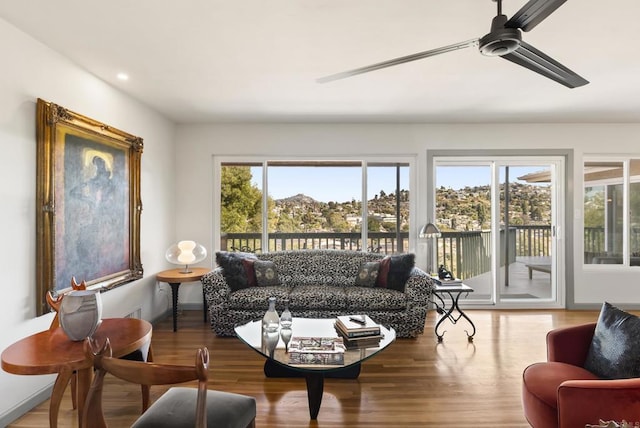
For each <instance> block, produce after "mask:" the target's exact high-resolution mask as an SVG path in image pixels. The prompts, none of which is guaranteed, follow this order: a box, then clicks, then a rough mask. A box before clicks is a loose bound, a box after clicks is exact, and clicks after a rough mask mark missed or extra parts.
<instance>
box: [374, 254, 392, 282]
mask: <svg viewBox="0 0 640 428" xmlns="http://www.w3.org/2000/svg"><path fill="white" fill-rule="evenodd" d="M390 265H391V258H390V257H389V256H387V257H385V258H384V259H382V260H380V268H379V269H378V277H377V278H376V287H382V288H387V279H388V277H389V267H390Z"/></svg>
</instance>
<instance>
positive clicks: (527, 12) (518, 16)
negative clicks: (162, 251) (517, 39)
mask: <svg viewBox="0 0 640 428" xmlns="http://www.w3.org/2000/svg"><path fill="white" fill-rule="evenodd" d="M566 1H567V0H529V2H528V3H527V4H525V5H524V6H522V8H521V9H520V10H519V11H517V12H516V13H515V14H514V15H513V16H512V17H511V19H509V20H508V21H507V23H506V24H505V27H507V28H520V29H522V31H531V30H532V29H533V28H534V27H535V26H536V25H538V24H539V23H541V22H542V21H543V20H544V19H545V18H546V17H547V16H549V15H551V14H552V13H553V12H555V10H556V9H557V8H559V7H560V6H562V5H563V4H564V3H565V2H566Z"/></svg>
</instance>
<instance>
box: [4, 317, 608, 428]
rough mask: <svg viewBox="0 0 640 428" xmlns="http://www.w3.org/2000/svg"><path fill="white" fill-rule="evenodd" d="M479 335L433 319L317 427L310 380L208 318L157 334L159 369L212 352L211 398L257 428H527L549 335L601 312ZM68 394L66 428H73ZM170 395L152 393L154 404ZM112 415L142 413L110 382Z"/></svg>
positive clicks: (122, 387)
mask: <svg viewBox="0 0 640 428" xmlns="http://www.w3.org/2000/svg"><path fill="white" fill-rule="evenodd" d="M467 313H468V314H469V315H470V317H471V318H472V319H473V321H474V322H475V324H476V327H477V330H478V331H477V333H476V336H475V340H474V342H473V343H469V342H467V338H466V334H465V331H464V329H465V328H467V327H466V326H465V325H464V324H463V323H462V322H461V323H459V324H458V325H451V324H449V323H448V322H445V324H443V325H445V326H446V327H445V329H446V330H447V332H446V333H445V335H444V342H443V343H440V344H438V343H437V341H436V339H435V335H434V333H433V326H434V322H435V316H436V315H437V314H436V313H435V311H433V312H430V313H429V315H428V317H427V325H426V327H425V333H424V334H423V335H422V336H421V337H419V338H418V339H398V340H397V341H396V342H394V343H393V344H392V345H391V346H390V347H389V348H388V349H386V350H384V351H383V352H381V353H380V354H379V355H377V356H375V357H373V358H371V359H370V360H368V361H367V362H365V363H364V364H363V366H362V372H361V374H360V377H359V378H358V379H357V380H344V379H327V380H326V382H325V388H324V398H323V400H322V407H321V408H320V413H319V415H318V419H317V421H310V420H309V411H308V406H307V395H306V389H305V382H304V380H303V379H267V378H265V377H264V374H263V372H262V366H263V363H264V358H262V357H261V356H259V355H258V354H257V353H256V352H254V351H251V350H250V349H249V348H248V347H247V346H246V345H244V344H243V343H241V342H240V341H239V340H238V339H236V338H219V337H216V336H215V335H214V334H213V333H212V332H211V330H210V328H209V326H208V325H207V324H204V323H203V321H202V312H200V311H184V312H183V313H182V315H181V316H180V318H179V325H178V332H176V333H174V332H173V331H172V321H171V317H168V318H166V319H164V320H163V321H161V322H159V323H157V325H154V331H153V347H154V353H155V360H156V361H158V362H168V363H187V364H191V363H192V362H193V360H194V358H195V351H196V348H198V347H200V346H207V347H208V348H209V351H210V353H211V364H210V375H209V382H210V388H211V389H218V390H224V391H229V392H237V393H241V394H247V395H251V396H253V397H255V398H256V400H257V408H258V415H257V419H256V426H257V427H261V428H266V427H274V428H275V427H306V426H309V427H367V428H376V427H377V428H381V427H392V426H393V427H441V426H451V427H468V428H471V427H473V428H480V427H486V428H489V427H491V428H497V427H504V428H507V427H508V428H517V427H528V426H529V425H528V424H527V422H526V420H525V419H524V417H523V415H522V407H521V398H520V397H521V392H520V389H521V376H522V370H523V369H524V368H525V367H526V366H527V365H529V364H531V363H533V362H536V361H543V360H545V358H546V348H545V342H544V341H545V335H546V333H547V331H549V330H551V329H553V328H556V327H560V326H567V325H574V324H580V323H583V322H590V321H595V320H596V319H597V316H598V312H597V311H565V310H555V311H553V310H551V311H550V310H546V311H486V310H469V311H468V312H467ZM69 390H70V389H69V388H67V391H66V393H65V394H66V396H65V397H64V399H63V402H62V407H61V410H60V418H59V427H61V428H65V427H76V426H77V422H76V414H75V411H73V410H72V409H71V399H70V397H69ZM163 391H164V388H162V387H153V388H152V391H151V394H152V397H151V398H152V400H155V399H156V398H157V397H158V396H159V395H160V394H161V393H162V392H163ZM104 400H105V412H107V413H106V415H107V420H108V422H109V424H110V426H112V427H122V426H129V425H130V424H131V422H132V421H133V420H135V418H136V417H137V415H138V414H139V412H140V389H139V387H137V386H131V385H126V384H124V383H122V382H119V381H117V380H115V379H114V378H112V377H108V379H107V381H106V382H105V396H104ZM48 408H49V401H46V402H44V403H42V404H41V405H39V406H38V407H36V408H35V409H33V410H32V411H31V412H29V413H28V414H26V415H24V416H23V417H22V418H20V419H19V420H17V421H15V422H14V423H13V424H11V425H9V426H10V427H14V428H25V427H43V426H47V425H48V416H47V412H48Z"/></svg>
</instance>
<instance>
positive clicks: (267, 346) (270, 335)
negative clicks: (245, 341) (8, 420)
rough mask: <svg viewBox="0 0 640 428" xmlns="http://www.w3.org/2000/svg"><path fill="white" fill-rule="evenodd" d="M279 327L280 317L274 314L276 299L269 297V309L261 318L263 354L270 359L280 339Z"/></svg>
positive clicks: (276, 313)
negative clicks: (267, 355)
mask: <svg viewBox="0 0 640 428" xmlns="http://www.w3.org/2000/svg"><path fill="white" fill-rule="evenodd" d="M279 327H280V317H279V316H278V312H276V298H275V297H269V309H267V312H265V314H264V317H262V346H263V352H265V353H268V354H269V356H270V357H273V351H274V350H275V349H276V345H277V344H278V339H280V334H279V332H278V328H279Z"/></svg>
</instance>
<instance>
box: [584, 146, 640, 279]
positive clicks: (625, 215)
mask: <svg viewBox="0 0 640 428" xmlns="http://www.w3.org/2000/svg"><path fill="white" fill-rule="evenodd" d="M632 161H635V162H640V155H628V156H627V155H625V156H620V155H616V156H607V155H602V154H588V155H585V156H583V160H582V170H581V178H582V192H581V211H582V222H581V223H582V239H581V245H582V254H583V256H582V265H583V267H584V268H586V269H588V270H605V269H607V270H610V269H618V270H619V269H627V268H640V266H632V265H631V255H632V254H631V240H630V235H631V220H630V217H631V213H630V209H631V207H630V200H631V183H632V181H631V168H630V165H631V162H632ZM597 162H607V163H614V162H618V163H621V164H622V180H621V181H622V182H619V181H616V180H608V181H607V180H602V182H599V183H598V184H597V185H602V186H604V187H605V195H606V188H607V186H609V185H619V184H621V185H622V198H623V201H622V263H615V264H614V263H611V264H608V263H603V264H598V263H587V262H586V261H585V238H584V236H585V229H586V226H585V214H586V212H585V197H586V189H587V183H586V181H585V167H586V166H587V164H588V163H597ZM634 183H640V178H639V179H637V180H636V181H634ZM589 187H593V186H589ZM605 207H606V203H605ZM606 215H607V213H606V212H605V216H606ZM605 223H606V221H605Z"/></svg>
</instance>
